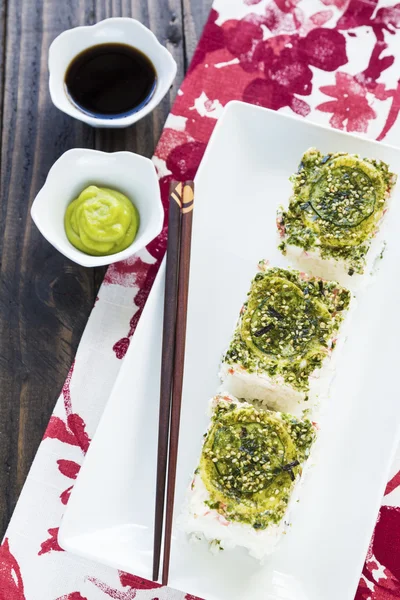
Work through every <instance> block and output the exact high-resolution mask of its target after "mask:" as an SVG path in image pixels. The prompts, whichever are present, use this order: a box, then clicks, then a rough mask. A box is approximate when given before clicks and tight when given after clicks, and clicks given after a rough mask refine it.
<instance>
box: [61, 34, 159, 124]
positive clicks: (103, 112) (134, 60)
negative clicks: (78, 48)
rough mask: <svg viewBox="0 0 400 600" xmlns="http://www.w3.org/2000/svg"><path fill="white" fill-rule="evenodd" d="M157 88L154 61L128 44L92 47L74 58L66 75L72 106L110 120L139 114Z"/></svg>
mask: <svg viewBox="0 0 400 600" xmlns="http://www.w3.org/2000/svg"><path fill="white" fill-rule="evenodd" d="M156 85H157V72H156V70H155V68H154V65H153V63H152V62H151V60H150V59H149V58H148V57H147V56H146V55H145V54H143V52H141V51H140V50H138V49H137V48H134V47H133V46H129V45H128V44H118V43H106V44H98V45H97V46H91V47H90V48H87V49H86V50H83V52H81V53H80V54H78V55H77V56H75V58H74V59H73V60H72V61H71V63H70V65H69V66H68V69H67V71H66V74H65V86H66V89H67V92H68V95H69V97H70V100H71V101H72V102H73V104H75V106H77V107H78V108H79V109H80V110H82V111H83V112H85V113H87V114H89V115H92V116H94V117H101V118H109V119H112V118H117V117H118V118H120V117H124V116H127V115H130V114H132V113H135V112H137V111H139V110H140V109H141V108H143V106H145V105H146V104H147V103H148V101H149V100H150V98H151V97H152V95H153V93H154V90H155V88H156Z"/></svg>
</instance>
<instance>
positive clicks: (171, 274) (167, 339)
mask: <svg viewBox="0 0 400 600" xmlns="http://www.w3.org/2000/svg"><path fill="white" fill-rule="evenodd" d="M182 191H183V184H182V183H178V182H177V181H171V185H170V191H169V211H168V245H167V259H166V273H165V297H164V324H163V341H162V361H161V384H160V417H159V426H158V456H157V483H156V506H155V518H154V550H153V581H157V579H158V573H159V570H160V554H161V542H162V532H163V522H164V502H165V482H166V472H167V457H168V439H169V422H170V411H171V391H172V376H173V368H174V348H175V327H176V309H177V298H178V273H179V248H180V237H181V207H182Z"/></svg>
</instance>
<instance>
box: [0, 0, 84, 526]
mask: <svg viewBox="0 0 400 600" xmlns="http://www.w3.org/2000/svg"><path fill="white" fill-rule="evenodd" d="M92 8H93V3H92V0H81V1H80V2H79V3H77V2H75V0H63V2H54V1H53V0H44V1H38V0H10V1H9V2H8V6H7V11H6V29H5V48H6V56H5V78H4V83H5V85H4V96H3V122H4V123H6V124H7V126H6V127H4V129H3V132H2V136H1V170H0V201H1V215H2V218H1V228H2V230H1V235H0V255H1V267H0V340H1V342H0V343H1V346H0V390H1V394H0V423H1V430H0V482H1V484H0V514H1V531H2V532H3V531H4V529H5V526H6V524H7V521H8V519H9V517H10V516H11V512H12V510H13V507H14V504H15V501H16V499H17V496H18V493H19V491H20V489H21V486H22V484H23V482H24V480H25V477H26V474H27V471H28V469H29V467H30V464H31V462H32V459H33V457H34V454H35V452H36V449H37V446H38V444H39V442H40V439H41V436H42V435H43V431H44V429H45V426H46V423H47V420H48V418H49V415H50V413H51V410H52V407H53V405H54V400H55V398H56V396H57V393H58V392H59V390H60V387H61V385H62V381H63V379H64V377H65V375H66V373H67V371H68V369H69V366H70V363H71V360H72V357H73V353H74V350H75V348H76V346H77V344H78V341H79V338H80V336H81V333H82V331H83V328H84V325H85V323H86V320H87V316H88V314H89V311H90V309H91V307H92V304H93V300H94V282H93V273H92V272H91V271H90V270H85V269H83V268H79V267H78V266H76V265H74V264H72V263H70V262H69V261H67V260H66V259H64V258H63V257H62V256H61V255H60V254H59V253H58V252H56V251H55V250H54V249H53V248H52V247H51V246H50V245H49V244H48V243H47V242H46V241H45V240H44V239H43V238H42V236H41V235H40V233H39V232H38V231H37V229H36V227H35V226H34V225H33V223H32V221H31V219H30V216H29V209H30V204H31V202H32V199H33V197H34V196H35V194H36V192H37V191H38V190H39V188H40V187H41V186H42V184H43V182H44V180H45V177H46V174H47V172H48V170H49V168H50V166H51V165H52V163H53V162H54V161H55V160H56V158H58V157H59V156H60V155H61V154H62V153H63V152H64V151H65V150H67V149H68V148H72V147H74V146H92V145H93V131H92V130H90V129H89V128H88V127H85V126H83V125H81V124H79V123H78V122H75V121H72V120H71V119H69V118H68V117H66V116H64V115H63V114H62V113H60V112H59V111H58V110H57V109H55V108H54V107H53V106H52V104H51V101H50V97H49V93H48V83H47V79H48V72H47V50H48V47H49V45H50V43H51V42H52V40H53V39H54V38H55V37H56V36H57V35H58V34H59V33H60V32H61V31H62V30H63V29H66V28H68V27H73V26H76V25H79V24H84V23H88V22H91V21H92V20H93V18H94V15H93V11H92Z"/></svg>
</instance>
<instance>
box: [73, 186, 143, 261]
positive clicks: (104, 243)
mask: <svg viewBox="0 0 400 600" xmlns="http://www.w3.org/2000/svg"><path fill="white" fill-rule="evenodd" d="M64 226H65V232H66V234H67V238H68V239H69V241H70V242H71V244H72V245H73V246H75V248H78V250H81V251H82V252H85V253H86V254H90V255H92V256H107V255H109V254H115V253H117V252H120V251H121V250H125V248H128V246H130V245H131V244H132V242H133V240H134V239H135V237H136V234H137V230H138V228H139V214H138V211H137V209H136V207H135V206H134V204H133V203H132V202H131V201H130V200H129V198H127V197H126V196H124V194H121V192H117V191H116V190H111V189H108V188H99V187H97V186H95V185H90V186H89V187H87V188H86V189H84V190H83V191H82V192H81V193H80V194H79V196H78V198H76V199H75V200H73V201H72V202H71V204H70V205H69V206H68V208H67V211H66V213H65V217H64Z"/></svg>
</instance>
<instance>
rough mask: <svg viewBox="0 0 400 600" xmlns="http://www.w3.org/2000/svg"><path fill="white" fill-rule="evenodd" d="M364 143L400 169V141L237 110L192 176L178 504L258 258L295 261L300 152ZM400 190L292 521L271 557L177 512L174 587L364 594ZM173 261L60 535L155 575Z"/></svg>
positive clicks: (384, 438)
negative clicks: (163, 369)
mask: <svg viewBox="0 0 400 600" xmlns="http://www.w3.org/2000/svg"><path fill="white" fill-rule="evenodd" d="M311 146H316V147H318V148H319V149H321V150H322V151H323V152H336V151H344V152H349V153H359V154H361V155H362V156H368V157H374V158H379V159H382V160H383V161H385V162H387V163H388V164H389V165H390V167H391V169H392V170H393V171H394V172H395V173H397V174H400V150H399V149H396V148H393V147H389V146H385V145H382V144H379V143H376V142H371V141H368V140H365V139H361V138H358V137H355V136H352V135H348V134H344V133H341V132H338V131H334V130H331V129H326V128H323V127H320V126H317V125H313V124H310V123H308V122H306V121H303V120H300V119H296V118H292V117H287V116H284V115H282V114H279V113H276V112H273V111H269V110H266V109H262V108H258V107H254V106H250V105H246V104H242V103H238V102H233V103H231V104H229V105H228V107H227V108H226V109H225V112H224V114H223V116H222V117H221V119H220V121H219V123H218V125H217V128H216V130H215V132H214V134H213V136H212V139H211V141H210V143H209V146H208V149H207V152H206V154H205V157H204V159H203V162H202V165H201V167H200V170H199V172H198V175H197V178H196V199H195V208H194V222H193V244H192V261H191V281H190V290H189V311H188V334H187V346H186V361H185V379H184V391H183V408H182V420H181V437H180V450H179V460H178V473H177V488H176V504H175V517H178V516H179V514H180V511H181V509H182V506H183V503H184V497H185V493H186V489H187V487H188V485H189V484H190V480H191V475H192V473H193V471H194V469H195V467H196V466H197V461H198V456H199V453H200V448H201V445H202V439H203V438H202V436H203V433H204V432H205V430H206V428H207V424H208V417H207V414H206V410H207V405H208V400H209V398H210V397H211V396H213V395H214V394H215V392H216V390H217V387H218V384H219V381H218V376H217V374H218V367H219V362H220V359H221V355H222V352H223V351H224V349H225V348H226V346H227V345H228V342H229V339H230V336H231V334H232V331H233V327H234V323H235V320H236V317H237V314H238V311H239V309H240V306H241V304H242V302H243V300H244V298H245V297H246V293H247V291H248V287H249V283H250V280H251V279H252V277H253V275H254V273H255V272H256V267H257V262H258V261H259V260H260V259H262V258H266V259H269V260H270V262H271V264H273V265H275V266H287V264H288V263H287V261H286V259H285V258H284V257H282V255H281V253H280V252H279V250H278V249H277V241H276V225H275V215H276V209H277V206H278V205H279V204H281V203H283V202H285V201H286V200H287V198H288V197H289V195H290V193H291V184H290V182H289V179H288V178H289V176H290V175H291V174H292V173H293V172H294V171H295V170H296V168H297V165H298V162H299V159H300V157H301V155H302V154H303V152H304V150H306V149H307V148H309V147H311ZM399 229H400V203H399V191H395V192H394V195H393V202H392V207H391V209H390V212H389V214H388V215H387V218H386V220H385V223H384V226H383V230H384V235H385V239H386V240H387V250H386V252H385V254H384V257H383V260H382V261H380V264H379V268H378V269H377V273H376V276H375V280H374V281H373V284H372V285H370V286H369V287H367V288H366V289H365V290H363V291H362V292H360V294H359V297H358V299H357V308H356V310H355V311H354V315H353V316H352V322H351V328H350V329H349V336H348V340H347V342H346V344H345V345H344V347H343V349H342V351H341V352H340V356H339V357H337V358H338V360H337V372H336V377H335V382H334V386H333V389H332V394H331V398H330V401H329V402H327V404H326V407H325V410H324V411H323V414H322V416H321V421H320V425H321V431H320V434H319V440H318V442H317V447H316V451H315V460H314V461H313V463H315V464H313V465H312V467H311V468H310V469H309V470H308V473H307V476H306V477H305V481H304V484H303V487H302V489H301V497H300V502H299V503H298V505H297V507H296V508H295V510H294V511H293V515H292V527H291V528H290V531H289V532H288V534H287V535H286V536H284V539H282V540H281V543H280V545H279V547H278V550H277V551H276V553H275V554H274V555H272V556H271V557H270V558H268V560H267V561H265V564H263V565H260V564H259V563H258V562H257V561H255V560H254V559H252V558H250V557H249V556H248V555H247V554H246V553H245V552H244V551H241V550H238V549H235V550H228V551H224V552H220V553H219V554H218V555H216V556H215V555H213V554H211V553H210V552H209V551H208V548H207V545H206V544H204V545H203V544H195V545H193V544H191V543H190V542H189V541H188V540H187V539H186V537H185V535H184V534H182V533H180V531H179V529H178V528H177V526H176V525H175V528H174V536H173V543H172V553H171V571H170V585H171V587H175V588H178V589H181V590H183V591H185V592H190V593H191V594H196V595H198V596H200V597H202V598H205V599H206V600H228V599H229V600H243V599H247V598H251V599H252V600H284V599H285V600H321V599H323V600H339V599H340V600H353V598H354V594H355V591H356V588H357V584H358V580H359V576H360V573H361V569H362V565H363V562H364V559H365V554H366V552H367V548H368V544H369V541H370V538H371V534H372V531H373V527H374V524H375V521H376V517H377V514H378V510H379V506H380V502H381V499H382V495H383V492H384V488H385V485H386V482H387V479H388V475H389V470H390V466H391V461H392V458H393V455H394V451H395V449H396V447H397V443H398V440H399V433H400V403H399V401H398V397H397V396H398V392H397V386H398V380H397V370H398V361H399V351H398V340H399V336H400V320H399V319H398V318H397V313H398V297H399V281H398V279H397V273H398V265H399V261H400V243H399V241H398V231H399ZM163 278H164V269H163V268H162V269H161V271H160V273H159V275H158V277H157V281H156V282H155V284H154V287H153V290H152V292H151V296H150V298H149V300H148V302H147V304H146V307H145V310H144V313H143V315H142V317H141V319H140V322H139V325H138V328H137V330H136V333H135V335H134V337H133V340H132V342H131V345H130V348H129V350H128V353H127V355H126V358H125V362H124V364H123V366H122V368H121V371H120V374H119V377H118V380H117V382H116V385H115V387H114V390H113V393H112V395H111V398H110V401H109V403H108V405H107V407H106V410H105V412H104V415H103V417H102V420H101V422H100V424H99V427H98V430H97V432H96V435H95V437H94V439H93V441H92V444H91V447H90V450H89V452H88V455H87V457H86V460H85V463H84V465H83V468H82V470H81V472H80V475H79V478H78V480H77V482H76V484H75V487H74V490H73V493H72V495H71V499H70V501H69V504H68V507H67V510H66V514H65V517H64V520H63V523H62V526H61V529H60V535H59V541H60V544H61V546H62V547H63V548H65V549H66V550H69V551H70V552H73V553H75V554H79V555H81V556H85V557H87V558H90V559H92V560H97V561H99V562H103V563H106V564H108V565H111V566H114V567H117V568H119V569H122V570H124V571H129V572H132V573H135V574H137V575H140V576H142V577H145V578H150V577H151V566H152V543H153V517H154V493H155V473H156V454H157V432H158V402H159V370H160V355H161V328H162V306H163V285H164V279H163Z"/></svg>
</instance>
